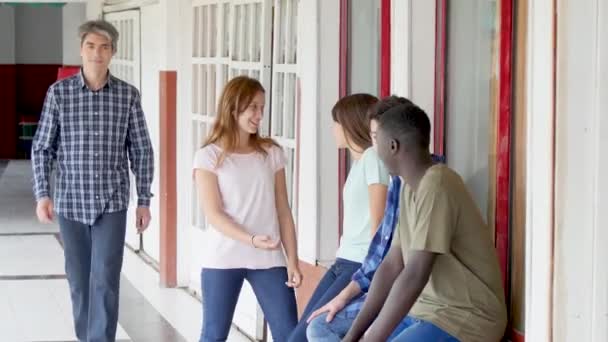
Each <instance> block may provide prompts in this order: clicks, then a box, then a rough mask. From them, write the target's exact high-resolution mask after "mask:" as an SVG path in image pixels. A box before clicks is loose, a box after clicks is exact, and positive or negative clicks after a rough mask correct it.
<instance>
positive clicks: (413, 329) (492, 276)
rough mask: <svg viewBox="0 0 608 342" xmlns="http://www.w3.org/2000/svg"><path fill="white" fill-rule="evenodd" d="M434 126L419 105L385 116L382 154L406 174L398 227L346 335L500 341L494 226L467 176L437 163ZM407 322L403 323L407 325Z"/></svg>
mask: <svg viewBox="0 0 608 342" xmlns="http://www.w3.org/2000/svg"><path fill="white" fill-rule="evenodd" d="M430 130H431V125H430V122H429V119H428V117H427V115H426V113H425V112H424V111H423V110H422V109H420V108H419V107H417V106H415V105H402V106H399V107H395V108H393V109H391V110H389V111H387V112H386V113H385V114H384V115H383V116H382V117H381V118H380V125H379V127H378V132H377V138H376V139H377V142H378V154H379V156H380V158H381V159H382V161H383V162H384V164H385V165H386V167H387V168H388V170H389V172H390V173H391V174H393V175H399V176H401V177H402V178H403V179H404V180H405V186H404V187H403V190H402V194H401V196H402V197H401V201H400V203H401V207H400V217H399V226H398V228H397V230H396V232H395V237H394V238H393V244H392V246H391V249H390V251H389V253H388V255H387V257H386V259H385V260H384V262H383V263H382V264H381V265H380V267H379V268H378V271H377V273H376V275H375V277H374V278H373V281H372V284H371V287H370V290H369V294H368V298H367V300H366V302H365V305H364V306H363V308H362V310H361V312H360V313H359V315H358V316H357V318H356V320H355V322H354V323H353V326H352V327H351V329H350V330H349V332H348V334H347V335H346V337H345V338H344V341H359V340H360V339H362V340H363V341H385V340H386V339H387V338H388V337H389V335H390V334H391V332H392V331H394V330H395V328H396V327H397V325H398V324H399V322H401V321H402V320H403V319H404V317H406V316H407V319H406V321H407V322H408V326H407V327H405V329H404V330H403V331H402V333H401V334H399V335H398V336H397V337H395V338H394V339H393V340H392V341H400V342H403V341H439V340H441V341H463V342H468V341H473V342H477V341H479V342H492V341H499V340H500V339H501V338H502V336H503V333H504V330H505V327H506V324H507V311H506V304H505V298H504V290H503V287H502V281H501V275H500V269H499V265H498V258H497V256H496V252H495V250H494V246H493V243H492V239H491V236H490V231H489V230H488V228H487V227H486V225H485V223H484V221H483V218H482V216H481V213H480V211H479V209H478V208H477V206H476V205H475V202H474V200H473V198H472V197H471V195H470V193H469V192H468V190H467V189H466V187H465V185H464V182H463V181H462V179H461V177H460V176H459V175H458V174H457V173H456V172H454V171H453V170H451V169H449V168H448V167H446V166H445V165H441V164H433V162H432V160H431V154H430V152H429V145H430ZM402 328H403V327H402Z"/></svg>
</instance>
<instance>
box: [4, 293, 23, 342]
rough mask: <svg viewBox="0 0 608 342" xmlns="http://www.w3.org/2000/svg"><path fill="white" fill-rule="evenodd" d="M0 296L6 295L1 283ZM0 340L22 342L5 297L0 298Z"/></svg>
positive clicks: (7, 299)
mask: <svg viewBox="0 0 608 342" xmlns="http://www.w3.org/2000/svg"><path fill="white" fill-rule="evenodd" d="M0 294H7V292H6V289H5V286H4V284H3V283H2V282H0ZM0 340H1V341H24V337H23V335H22V333H21V330H20V326H19V324H18V322H17V319H16V317H15V313H14V311H13V308H12V306H11V303H10V301H9V297H8V296H5V295H2V296H0Z"/></svg>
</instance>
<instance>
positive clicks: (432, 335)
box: [306, 310, 458, 342]
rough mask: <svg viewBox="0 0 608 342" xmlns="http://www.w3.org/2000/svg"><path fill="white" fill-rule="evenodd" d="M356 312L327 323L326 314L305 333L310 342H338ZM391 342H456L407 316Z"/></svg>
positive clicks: (427, 323)
mask: <svg viewBox="0 0 608 342" xmlns="http://www.w3.org/2000/svg"><path fill="white" fill-rule="evenodd" d="M357 314H358V311H350V312H346V311H345V310H342V311H340V312H338V313H337V314H336V316H335V317H334V319H333V320H332V321H331V322H329V323H327V322H326V321H325V320H326V319H327V314H322V315H321V316H319V317H317V318H315V319H314V320H313V321H312V322H310V325H309V326H308V330H307V331H306V335H307V337H308V341H310V342H340V341H341V340H342V338H343V337H344V336H346V333H348V330H349V329H350V327H351V326H352V325H353V322H354V321H355V318H356V317H357ZM387 341H391V342H419V341H422V342H425V341H426V342H458V340H457V339H456V338H454V337H452V336H451V335H450V334H448V333H447V332H445V331H443V330H441V329H440V328H439V327H437V326H436V325H434V324H432V323H429V322H426V321H423V320H419V319H416V318H413V317H410V316H407V317H406V318H405V319H404V320H403V321H401V323H399V325H398V326H397V328H395V330H394V331H393V333H392V334H391V336H390V337H389V338H388V339H387Z"/></svg>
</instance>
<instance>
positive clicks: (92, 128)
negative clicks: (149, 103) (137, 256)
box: [32, 20, 154, 342]
mask: <svg viewBox="0 0 608 342" xmlns="http://www.w3.org/2000/svg"><path fill="white" fill-rule="evenodd" d="M79 31H80V32H79V33H80V38H81V42H80V55H81V57H82V68H81V70H80V72H79V73H78V74H76V75H74V76H72V77H69V78H66V79H64V80H61V81H58V82H56V83H54V84H53V85H51V86H50V87H49V90H48V92H47V94H46V99H45V101H44V106H43V109H42V114H41V117H40V124H39V128H38V131H37V132H36V136H35V137H34V141H33V144H32V167H33V171H34V193H35V196H36V201H37V205H36V214H37V216H38V219H39V220H40V221H41V222H44V223H50V222H51V221H53V218H54V216H55V214H56V215H57V221H58V222H59V227H60V233H61V239H62V241H63V246H64V254H65V268H66V274H67V278H68V283H69V285H70V292H71V298H72V310H73V314H74V326H75V330H76V336H77V337H78V339H79V340H80V341H88V342H94V341H95V342H98V341H99V342H101V341H114V340H115V338H116V337H115V335H116V326H117V323H118V302H119V284H120V272H121V268H122V261H123V250H124V243H125V231H126V214H127V207H128V202H129V162H130V167H131V170H132V171H133V173H134V174H135V180H136V188H137V195H138V202H137V210H136V227H137V230H138V232H140V233H141V232H143V231H144V230H145V229H146V228H147V227H148V224H149V222H150V211H149V205H150V198H151V197H152V193H151V192H150V184H151V182H152V178H153V174H154V168H153V167H154V163H153V151H152V145H151V143H150V137H149V135H148V130H147V127H146V122H145V118H144V113H143V111H142V108H141V101H140V96H139V92H138V91H137V89H136V88H135V87H133V86H132V85H130V84H128V83H126V82H124V81H122V80H120V79H118V78H116V77H114V76H112V75H111V74H110V72H109V69H108V66H109V65H110V61H111V59H112V56H113V55H114V54H115V53H116V42H117V41H118V31H117V30H116V28H114V26H112V25H111V24H110V23H108V22H106V21H103V20H96V21H88V22H86V23H84V24H83V25H81V26H80V29H79ZM53 162H56V164H57V165H56V175H55V185H56V186H55V191H54V194H53V199H51V194H50V174H51V169H52V164H53Z"/></svg>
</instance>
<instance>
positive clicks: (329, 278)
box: [289, 258, 361, 342]
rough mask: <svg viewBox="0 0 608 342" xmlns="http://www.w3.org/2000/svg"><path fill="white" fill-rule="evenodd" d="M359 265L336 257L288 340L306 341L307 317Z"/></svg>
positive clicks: (339, 288) (331, 296)
mask: <svg viewBox="0 0 608 342" xmlns="http://www.w3.org/2000/svg"><path fill="white" fill-rule="evenodd" d="M360 267H361V263H358V262H354V261H350V260H346V259H341V258H337V259H336V262H335V263H334V264H333V265H332V266H331V267H330V268H329V270H328V271H327V272H326V273H325V275H324V276H323V279H321V281H320V282H319V285H318V286H317V288H316V289H315V292H314V293H313V294H312V297H311V298H310V301H308V305H306V308H305V309H304V313H302V317H301V318H300V322H298V325H297V326H296V328H295V329H294V331H293V333H292V334H291V336H290V337H289V341H290V342H306V328H307V327H308V323H306V320H307V319H308V317H309V316H310V315H311V314H312V313H313V312H314V311H315V310H317V309H318V308H320V307H322V306H323V305H325V304H327V303H329V301H331V300H332V299H334V297H336V296H337V295H338V293H340V291H342V290H344V288H345V287H346V286H348V284H349V283H350V281H351V278H352V276H353V274H354V273H355V272H357V270H358V269H359V268H360Z"/></svg>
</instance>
